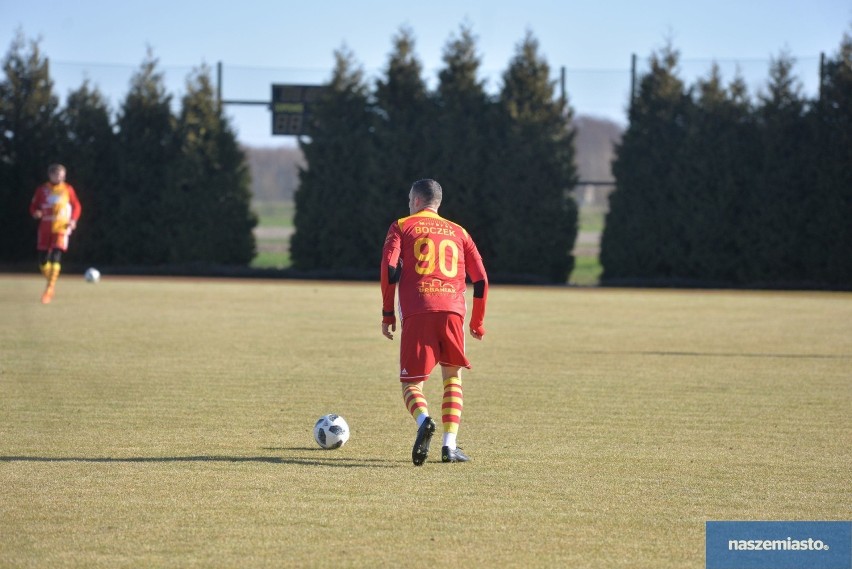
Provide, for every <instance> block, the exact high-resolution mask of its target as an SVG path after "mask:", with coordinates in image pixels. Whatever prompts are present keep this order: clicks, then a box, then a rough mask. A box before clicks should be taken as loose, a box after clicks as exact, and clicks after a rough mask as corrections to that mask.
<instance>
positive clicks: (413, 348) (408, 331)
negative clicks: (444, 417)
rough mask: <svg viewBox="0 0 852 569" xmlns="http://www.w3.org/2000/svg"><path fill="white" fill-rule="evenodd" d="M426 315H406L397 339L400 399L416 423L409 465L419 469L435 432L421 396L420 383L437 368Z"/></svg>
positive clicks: (424, 399) (424, 400)
mask: <svg viewBox="0 0 852 569" xmlns="http://www.w3.org/2000/svg"><path fill="white" fill-rule="evenodd" d="M430 328H431V322H430V318H429V315H428V314H423V315H415V316H409V317H408V318H405V319H404V320H403V321H402V336H401V338H400V342H399V344H400V346H399V347H400V357H399V365H400V368H399V369H400V372H399V379H400V381H401V382H402V397H403V400H404V402H405V407H406V409H408V412H409V413H410V414H411V416H412V417H414V419H415V421H417V436H416V438H415V439H414V446H413V447H412V449H411V462H412V463H414V466H421V465H422V464H423V463H424V462H426V458H427V457H428V455H429V445H430V443H431V442H432V435H433V434H434V433H435V427H436V425H435V421H434V419H432V418H431V417H430V416H429V407H428V404H427V402H426V397H425V396H424V395H423V382H424V381H425V380H426V379H427V378H428V377H429V374H430V373H431V371H432V369H434V368H435V365H437V360H436V359H435V349H434V347H433V346H432V343H433V342H432V339H431V338H430Z"/></svg>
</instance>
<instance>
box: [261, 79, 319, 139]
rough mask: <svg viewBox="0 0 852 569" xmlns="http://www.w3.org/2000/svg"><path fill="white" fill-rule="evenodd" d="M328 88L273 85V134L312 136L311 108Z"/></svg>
mask: <svg viewBox="0 0 852 569" xmlns="http://www.w3.org/2000/svg"><path fill="white" fill-rule="evenodd" d="M326 89H327V87H321V86H318V85H275V84H274V85H272V134H290V135H296V136H301V135H307V134H310V132H309V130H310V122H311V116H312V114H311V107H312V106H313V105H314V104H315V103H316V101H317V100H318V99H319V98H320V97H321V96H322V95H323V93H324V92H325V90H326Z"/></svg>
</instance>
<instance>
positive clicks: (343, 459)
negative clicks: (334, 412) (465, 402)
mask: <svg viewBox="0 0 852 569" xmlns="http://www.w3.org/2000/svg"><path fill="white" fill-rule="evenodd" d="M264 450H299V451H308V450H309V451H314V450H316V451H318V452H319V453H323V454H324V453H327V452H329V451H326V450H323V449H307V448H299V449H264ZM0 462H89V463H149V462H153V463H158V462H159V463H168V462H234V463H238V462H257V463H266V464H290V465H297V466H334V467H338V468H397V463H399V462H404V461H394V460H387V459H378V458H360V457H348V456H322V457H316V458H296V457H280V456H221V455H199V456H131V457H80V456H57V457H52V456H0Z"/></svg>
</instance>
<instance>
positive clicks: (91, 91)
mask: <svg viewBox="0 0 852 569" xmlns="http://www.w3.org/2000/svg"><path fill="white" fill-rule="evenodd" d="M60 120H61V122H62V124H63V126H64V129H65V131H66V132H67V138H66V139H65V141H64V144H63V152H62V154H63V155H64V156H67V157H69V158H68V159H69V160H70V162H71V163H70V164H69V168H73V169H72V170H71V172H70V175H72V176H73V179H74V182H73V185H74V189H75V190H76V191H77V195H78V197H79V198H80V202H81V203H82V204H83V208H84V210H85V217H84V218H82V221H81V223H80V224H79V225H78V226H77V229H76V231H75V232H74V240H75V244H74V257H75V258H76V259H79V260H81V261H85V262H87V263H104V262H109V261H111V259H110V258H109V257H108V251H107V250H105V246H106V244H107V243H108V241H109V231H110V226H111V224H112V209H113V208H112V206H113V204H115V203H116V200H118V199H119V194H118V190H117V188H118V184H117V177H116V172H117V170H118V156H119V153H118V148H117V145H116V136H115V133H114V131H113V128H112V123H111V119H110V110H109V105H108V104H107V102H106V100H105V98H104V97H103V95H102V94H101V92H100V91H99V90H98V89H97V88H95V87H92V86H91V85H90V84H89V82H88V81H85V82H84V83H83V85H81V86H80V87H79V88H78V89H76V90H74V91H72V92H71V93H69V95H68V98H67V100H66V103H65V107H64V108H63V109H62V111H61V113H60Z"/></svg>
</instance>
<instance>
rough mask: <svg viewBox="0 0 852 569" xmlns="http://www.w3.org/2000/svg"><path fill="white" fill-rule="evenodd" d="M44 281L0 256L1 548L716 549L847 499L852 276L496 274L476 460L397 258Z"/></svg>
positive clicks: (332, 558)
mask: <svg viewBox="0 0 852 569" xmlns="http://www.w3.org/2000/svg"><path fill="white" fill-rule="evenodd" d="M41 288H42V283H41V280H40V279H38V278H36V277H35V276H32V277H30V276H26V277H23V276H0V315H2V316H0V536H2V539H0V567H4V568H5V567H86V568H93V567H109V568H115V567H154V568H156V567H182V568H185V567H319V566H323V567H402V566H405V567H427V566H428V567H446V566H451V565H456V566H459V567H525V568H526V567H589V568H600V567H625V568H627V567H629V568H645V567H646V568H655V569H659V568H663V569H665V568H679V569H680V568H702V567H704V524H705V522H706V521H708V520H844V519H846V520H848V519H849V515H850V504H852V494H850V488H852V474H850V473H852V445H850V442H852V418H850V412H849V410H850V409H852V294H839V293H781V292H778V293H757V292H705V291H646V290H615V289H604V290H601V289H577V288H522V287H501V286H495V287H493V288H492V290H491V292H490V295H489V307H488V309H489V310H488V315H487V317H486V327H487V330H488V334H487V335H486V337H485V339H484V341H482V342H476V341H474V340H470V341H469V342H468V344H469V345H468V348H469V355H470V358H471V360H472V361H473V364H474V369H473V370H471V371H470V372H467V373H466V375H465V376H464V382H465V412H464V417H463V420H462V427H461V431H460V437H459V440H460V444H461V446H462V447H463V448H464V449H465V451H466V452H468V454H470V455H471V457H472V459H473V460H472V462H470V463H467V464H450V465H447V464H442V463H440V461H439V459H438V460H436V458H437V456H438V453H435V452H434V451H433V456H432V457H430V460H429V462H428V463H427V464H426V465H424V466H423V467H421V468H415V467H413V466H412V465H411V463H410V450H411V443H412V441H413V438H414V432H415V431H414V422H413V421H412V420H411V418H410V417H409V416H408V415H407V413H406V411H405V409H404V406H403V403H402V400H401V396H400V393H399V387H398V384H397V381H396V373H397V368H396V362H397V350H398V347H399V344H398V340H395V341H393V342H391V341H388V340H386V339H385V338H383V337H382V336H381V333H380V325H379V311H380V294H379V290H378V284H372V285H371V284H365V283H361V284H341V283H317V282H298V281H227V280H222V281H215V282H211V281H204V280H192V279H185V280H177V279H176V280H168V279H121V278H115V277H110V276H109V275H105V276H104V279H103V281H102V282H101V283H100V284H98V285H89V284H86V283H84V282H83V280H82V278H81V277H79V276H76V275H64V276H63V277H62V279H61V280H60V282H59V286H58V288H57V295H56V298H55V300H54V302H53V303H52V304H51V305H48V306H42V305H40V304H39V302H38V299H39V296H40V293H41ZM436 376H437V372H436V374H435V376H433V377H436ZM439 384H440V382H439V381H438V380H437V377H436V378H435V379H433V380H432V381H430V382H429V383H428V384H427V386H426V395H427V397H428V398H429V400H430V403H431V407H432V412H433V414H436V415H437V414H439V406H440V402H439V400H440V394H439ZM329 412H337V413H340V414H342V415H343V416H344V417H345V418H346V419H347V420H348V422H349V424H350V426H351V428H352V438H351V439H350V441H349V443H348V444H347V445H346V446H345V447H343V448H342V449H339V450H335V451H323V450H319V449H318V448H317V447H316V446H315V443H314V442H313V440H312V435H311V431H312V427H313V424H314V421H315V420H316V418H318V417H319V416H320V415H322V414H324V413H329Z"/></svg>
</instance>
